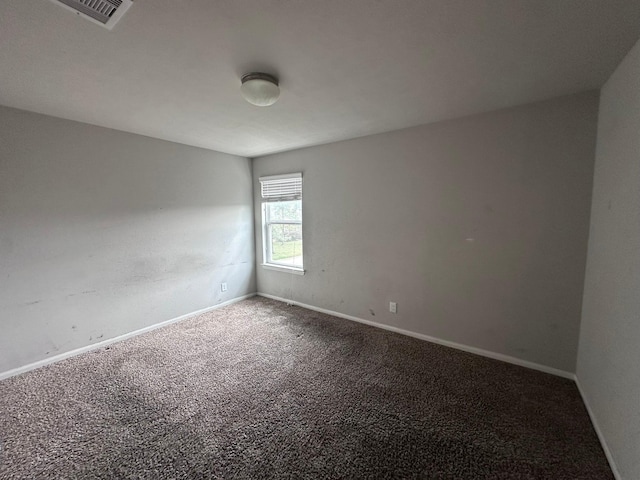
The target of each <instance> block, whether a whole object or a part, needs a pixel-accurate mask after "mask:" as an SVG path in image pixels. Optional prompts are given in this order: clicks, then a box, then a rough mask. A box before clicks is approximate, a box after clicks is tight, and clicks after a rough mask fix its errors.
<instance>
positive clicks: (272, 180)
mask: <svg viewBox="0 0 640 480" xmlns="http://www.w3.org/2000/svg"><path fill="white" fill-rule="evenodd" d="M292 179H299V180H298V181H296V180H292ZM259 180H260V187H261V199H262V203H261V206H262V267H263V268H266V269H268V270H276V271H281V272H288V273H293V274H297V275H304V273H305V270H304V240H302V245H303V247H302V265H300V266H297V265H291V264H290V263H282V262H278V261H277V260H273V242H272V233H271V231H272V228H271V227H272V226H273V225H300V233H301V235H302V222H303V218H302V216H303V215H302V174H301V173H291V174H284V175H271V176H267V177H260V179H259ZM279 181H284V182H285V183H287V181H288V182H294V183H295V184H296V186H297V187H298V186H299V188H296V189H295V192H292V191H289V190H287V188H286V187H285V188H284V191H285V194H284V195H282V196H278V194H268V196H267V197H265V184H269V186H273V185H274V184H275V185H277V184H278V183H279ZM298 183H299V185H298ZM266 190H268V188H267V189H266ZM290 201H299V202H300V211H301V213H300V220H272V219H270V218H269V210H270V209H269V208H268V205H269V204H276V203H281V202H290Z"/></svg>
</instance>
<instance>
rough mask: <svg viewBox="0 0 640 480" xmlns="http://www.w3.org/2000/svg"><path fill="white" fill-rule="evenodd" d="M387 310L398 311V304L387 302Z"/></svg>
mask: <svg viewBox="0 0 640 480" xmlns="http://www.w3.org/2000/svg"><path fill="white" fill-rule="evenodd" d="M389 311H390V312H391V313H398V304H397V303H396V302H389Z"/></svg>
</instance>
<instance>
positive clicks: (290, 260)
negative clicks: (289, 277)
mask: <svg viewBox="0 0 640 480" xmlns="http://www.w3.org/2000/svg"><path fill="white" fill-rule="evenodd" d="M269 229H270V232H271V235H270V236H271V261H272V262H274V263H282V264H285V265H291V266H294V267H302V225H295V224H294V225H291V224H282V223H276V224H272V225H270V226H269Z"/></svg>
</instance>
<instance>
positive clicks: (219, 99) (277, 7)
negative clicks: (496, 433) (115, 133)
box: [0, 0, 640, 157]
mask: <svg viewBox="0 0 640 480" xmlns="http://www.w3.org/2000/svg"><path fill="white" fill-rule="evenodd" d="M639 36H640V0H216V1H211V0H135V2H134V4H133V6H132V7H131V9H130V10H129V12H128V13H127V14H126V15H125V16H124V18H123V19H122V20H121V21H120V23H119V24H118V25H116V27H115V28H114V29H113V30H112V31H108V30H106V29H103V28H102V27H100V26H97V25H95V24H93V23H90V22H88V21H85V20H83V19H81V18H79V17H77V16H75V15H74V14H73V13H70V12H69V11H67V10H65V9H63V8H61V7H59V6H57V5H55V4H54V3H52V2H50V1H48V0H12V1H2V2H0V104H3V105H8V106H12V107H17V108H22V109H25V110H31V111H35V112H40V113H45V114H49V115H54V116H58V117H63V118H69V119H73V120H79V121H82V122H87V123H91V124H95V125H102V126H105V127H111V128H115V129H119V130H125V131H129V132H135V133H139V134H143V135H148V136H151V137H157V138H163V139H166V140H172V141H175V142H180V143H185V144H189V145H196V146H200V147H205V148H210V149H214V150H219V151H222V152H228V153H234V154H238V155H243V156H249V157H255V156H259V155H264V154H267V153H272V152H277V151H283V150H289V149H293V148H298V147H304V146H309V145H315V144H319V143H326V142H331V141H336V140H342V139H346V138H353V137H357V136H362V135H368V134H372V133H379V132H384V131H389V130H395V129H399V128H404V127H408V126H413V125H419V124H423V123H428V122H433V121H438V120H443V119H449V118H454V117H459V116H463V115H469V114H473V113H478V112H483V111H488V110H494V109H497V108H502V107H508V106H513V105H518V104H523V103H527V102H531V101H535V100H541V99H546V98H550V97H554V96H559V95H563V94H568V93H573V92H579V91H584V90H588V89H593V88H598V87H600V86H601V85H602V84H603V83H604V81H605V80H606V79H607V77H608V75H609V74H610V73H611V72H612V71H613V69H614V68H615V66H616V65H617V64H618V62H619V61H620V60H621V59H622V58H623V57H624V55H625V54H626V53H627V52H628V50H629V49H630V48H631V47H632V45H633V44H634V43H635V41H636V40H637V39H638V37H639ZM255 70H258V71H260V70H261V71H266V72H268V73H272V74H276V75H277V76H279V77H280V83H281V88H282V95H281V98H280V100H279V101H278V103H276V104H275V105H274V106H272V107H268V108H260V107H254V106H252V105H249V104H248V103H246V102H245V101H244V100H243V99H242V97H241V96H240V89H239V86H240V76H241V75H242V74H243V73H246V72H248V71H255Z"/></svg>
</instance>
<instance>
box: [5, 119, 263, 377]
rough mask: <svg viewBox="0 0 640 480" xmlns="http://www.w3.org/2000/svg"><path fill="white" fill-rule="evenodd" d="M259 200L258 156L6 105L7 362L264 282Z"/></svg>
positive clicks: (208, 302)
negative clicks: (256, 239) (255, 202)
mask: <svg viewBox="0 0 640 480" xmlns="http://www.w3.org/2000/svg"><path fill="white" fill-rule="evenodd" d="M252 208H253V207H252V191H251V164H250V161H249V160H248V159H244V158H240V157H234V156H230V155H224V154H220V153H216V152H212V151H208V150H202V149H198V148H193V147H187V146H184V145H178V144H175V143H170V142H165V141H161V140H155V139H151V138H148V137H142V136H138V135H132V134H128V133H123V132H118V131H114V130H109V129H105V128H99V127H94V126H90V125H86V124H81V123H75V122H70V121H67V120H61V119H56V118H53V117H47V116H43V115H38V114H33V113H27V112H24V111H20V110H14V109H9V108H5V107H0V332H1V335H0V372H3V371H6V370H9V369H12V368H15V367H19V366H23V365H25V364H29V363H31V362H34V361H38V360H41V359H44V358H47V357H50V356H53V355H55V354H58V353H62V352H66V351H69V350H73V349H76V348H79V347H82V346H86V345H88V344H91V343H95V342H98V341H100V340H104V339H108V338H111V337H115V336H118V335H121V334H123V333H126V332H130V331H133V330H137V329H139V328H142V327H145V326H149V325H152V324H155V323H158V322H160V321H164V320H168V319H171V318H174V317H176V316H179V315H182V314H186V313H189V312H192V311H195V310H198V309H202V308H205V307H209V306H212V305H215V304H216V303H220V302H223V301H225V300H228V299H232V298H234V297H237V296H240V295H243V294H246V293H249V292H253V291H255V278H254V277H255V275H254V270H255V268H254V253H253V245H254V244H253V235H254V233H253V216H252ZM222 281H226V282H228V286H229V290H228V291H227V292H225V293H220V285H219V284H220V282H222Z"/></svg>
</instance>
